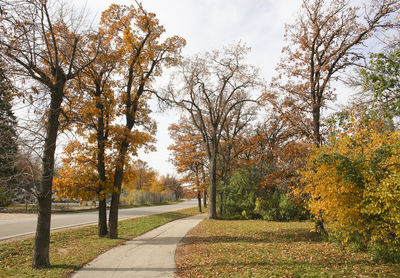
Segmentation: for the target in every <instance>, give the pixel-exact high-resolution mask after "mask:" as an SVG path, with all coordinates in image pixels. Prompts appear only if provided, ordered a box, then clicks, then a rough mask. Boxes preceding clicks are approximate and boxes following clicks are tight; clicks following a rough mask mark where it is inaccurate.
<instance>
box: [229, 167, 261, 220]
mask: <svg viewBox="0 0 400 278" xmlns="http://www.w3.org/2000/svg"><path fill="white" fill-rule="evenodd" d="M256 190H257V188H256V185H254V184H252V183H251V182H250V177H249V173H248V171H246V170H240V171H237V172H235V173H234V174H233V176H232V178H231V179H230V181H229V184H227V185H226V186H225V187H224V213H225V214H226V215H227V216H230V217H238V216H239V217H241V218H244V219H251V218H257V216H256V215H255V212H254V208H255V206H256Z"/></svg>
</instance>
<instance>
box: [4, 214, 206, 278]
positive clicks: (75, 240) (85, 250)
mask: <svg viewBox="0 0 400 278" xmlns="http://www.w3.org/2000/svg"><path fill="white" fill-rule="evenodd" d="M195 214H198V212H197V208H189V209H183V210H179V211H174V212H167V213H163V214H157V215H150V216H144V217H139V218H133V219H128V220H122V221H120V222H119V226H118V232H119V238H118V239H109V238H99V237H98V236H97V226H88V227H82V228H76V229H71V230H66V231H58V232H53V233H52V234H51V241H50V263H51V268H49V269H40V270H35V269H32V267H31V264H32V253H33V246H34V240H33V239H29V240H22V241H16V242H10V243H5V244H1V245H0V277H67V276H68V275H69V274H70V273H72V272H73V271H74V270H77V269H79V268H81V267H82V266H83V265H85V264H86V263H88V262H90V261H91V260H93V259H94V258H96V257H97V256H98V255H100V254H102V253H104V252H105V251H107V250H109V249H111V248H112V247H114V246H117V245H119V244H121V243H123V242H124V241H126V240H129V239H132V238H134V237H136V236H139V235H141V234H143V233H145V232H147V231H150V230H152V229H154V228H156V227H158V226H161V225H163V224H165V223H168V222H170V221H173V220H176V219H180V218H184V217H188V216H192V215H195Z"/></svg>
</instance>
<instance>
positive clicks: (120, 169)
mask: <svg viewBox="0 0 400 278" xmlns="http://www.w3.org/2000/svg"><path fill="white" fill-rule="evenodd" d="M128 147H129V143H128V141H127V139H126V138H125V139H124V141H123V142H122V144H121V148H120V150H119V153H118V159H117V165H116V167H115V174H114V188H113V193H112V196H111V207H110V216H109V219H108V223H109V225H108V229H109V232H108V237H109V238H118V208H119V196H120V194H121V185H122V179H123V175H124V163H125V156H126V153H127V151H128Z"/></svg>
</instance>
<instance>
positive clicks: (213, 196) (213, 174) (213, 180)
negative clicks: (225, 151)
mask: <svg viewBox="0 0 400 278" xmlns="http://www.w3.org/2000/svg"><path fill="white" fill-rule="evenodd" d="M209 172H210V210H209V213H208V218H209V219H217V151H216V150H215V147H214V149H213V151H212V153H211V157H210V166H209Z"/></svg>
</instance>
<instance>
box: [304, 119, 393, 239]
mask: <svg viewBox="0 0 400 278" xmlns="http://www.w3.org/2000/svg"><path fill="white" fill-rule="evenodd" d="M399 158H400V132H399V131H388V130H384V129H383V127H382V124H381V123H376V122H371V123H369V125H368V126H361V127H356V128H353V129H351V130H349V131H347V132H346V133H342V134H340V135H339V136H338V137H336V138H335V139H332V140H331V141H330V143H329V144H327V145H324V146H322V147H320V148H315V149H314V152H313V154H312V155H311V156H310V157H309V159H308V163H307V166H306V167H305V168H304V169H302V170H301V171H300V174H301V175H302V176H303V178H302V182H303V183H304V187H302V188H297V189H296V193H297V194H298V195H302V196H307V198H308V207H309V209H310V211H311V213H312V214H313V215H315V216H316V217H318V216H320V217H323V219H324V221H325V222H327V223H328V225H329V227H330V228H332V230H333V231H334V232H335V233H336V234H340V236H341V237H342V239H343V241H344V242H346V241H348V240H350V239H352V238H354V237H360V236H361V237H362V238H363V239H364V241H365V243H370V244H375V243H400V229H399V228H400V164H399Z"/></svg>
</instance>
